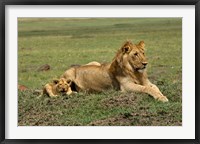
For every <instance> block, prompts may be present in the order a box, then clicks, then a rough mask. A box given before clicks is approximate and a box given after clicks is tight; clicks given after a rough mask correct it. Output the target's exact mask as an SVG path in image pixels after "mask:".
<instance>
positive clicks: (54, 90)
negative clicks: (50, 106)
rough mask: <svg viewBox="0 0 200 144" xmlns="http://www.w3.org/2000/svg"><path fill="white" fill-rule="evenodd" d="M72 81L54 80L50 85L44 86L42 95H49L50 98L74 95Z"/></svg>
mask: <svg viewBox="0 0 200 144" xmlns="http://www.w3.org/2000/svg"><path fill="white" fill-rule="evenodd" d="M70 85H71V80H67V81H66V79H64V78H60V79H58V80H53V82H51V83H48V84H46V85H45V86H44V88H43V92H42V94H41V95H44V94H47V95H48V96H49V97H51V98H53V97H57V96H58V95H59V94H67V95H70V94H72V90H71V87H70Z"/></svg>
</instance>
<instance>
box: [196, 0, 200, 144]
mask: <svg viewBox="0 0 200 144" xmlns="http://www.w3.org/2000/svg"><path fill="white" fill-rule="evenodd" d="M199 26H200V1H199V2H197V3H196V5H195V141H196V142H197V143H198V144H199V143H200V140H199V139H200V138H199V136H200V134H199V130H200V125H199V121H200V114H199V111H197V110H200V105H199V102H200V99H199V75H198V74H199V65H198V64H199V61H200V58H199V56H200V50H199V49H200V40H199V39H200V27H199Z"/></svg>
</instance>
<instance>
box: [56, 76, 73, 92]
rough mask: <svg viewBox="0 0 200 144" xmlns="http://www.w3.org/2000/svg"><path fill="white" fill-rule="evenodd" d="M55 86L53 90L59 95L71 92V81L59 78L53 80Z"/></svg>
mask: <svg viewBox="0 0 200 144" xmlns="http://www.w3.org/2000/svg"><path fill="white" fill-rule="evenodd" d="M53 83H54V84H55V89H56V91H57V92H60V93H69V92H71V87H70V85H71V80H66V79H64V78H60V79H58V80H53Z"/></svg>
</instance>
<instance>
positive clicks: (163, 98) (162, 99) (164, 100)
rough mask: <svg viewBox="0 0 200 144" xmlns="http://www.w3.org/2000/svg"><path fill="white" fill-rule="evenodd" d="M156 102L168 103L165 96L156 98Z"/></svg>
mask: <svg viewBox="0 0 200 144" xmlns="http://www.w3.org/2000/svg"><path fill="white" fill-rule="evenodd" d="M158 100H159V101H161V102H168V101H169V100H168V99H167V97H166V96H161V97H159V98H158Z"/></svg>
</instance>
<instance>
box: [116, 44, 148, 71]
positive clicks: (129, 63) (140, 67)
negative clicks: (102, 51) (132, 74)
mask: <svg viewBox="0 0 200 144" xmlns="http://www.w3.org/2000/svg"><path fill="white" fill-rule="evenodd" d="M144 46H145V44H144V41H140V42H139V43H138V44H133V43H132V42H130V41H126V42H125V43H124V45H123V46H122V47H121V49H120V50H119V51H120V53H121V54H120V56H121V58H120V59H118V60H120V61H121V63H123V64H122V65H123V68H126V69H128V70H129V71H138V72H141V73H142V72H143V71H144V69H145V68H146V66H147V60H146V57H145V53H144Z"/></svg>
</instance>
